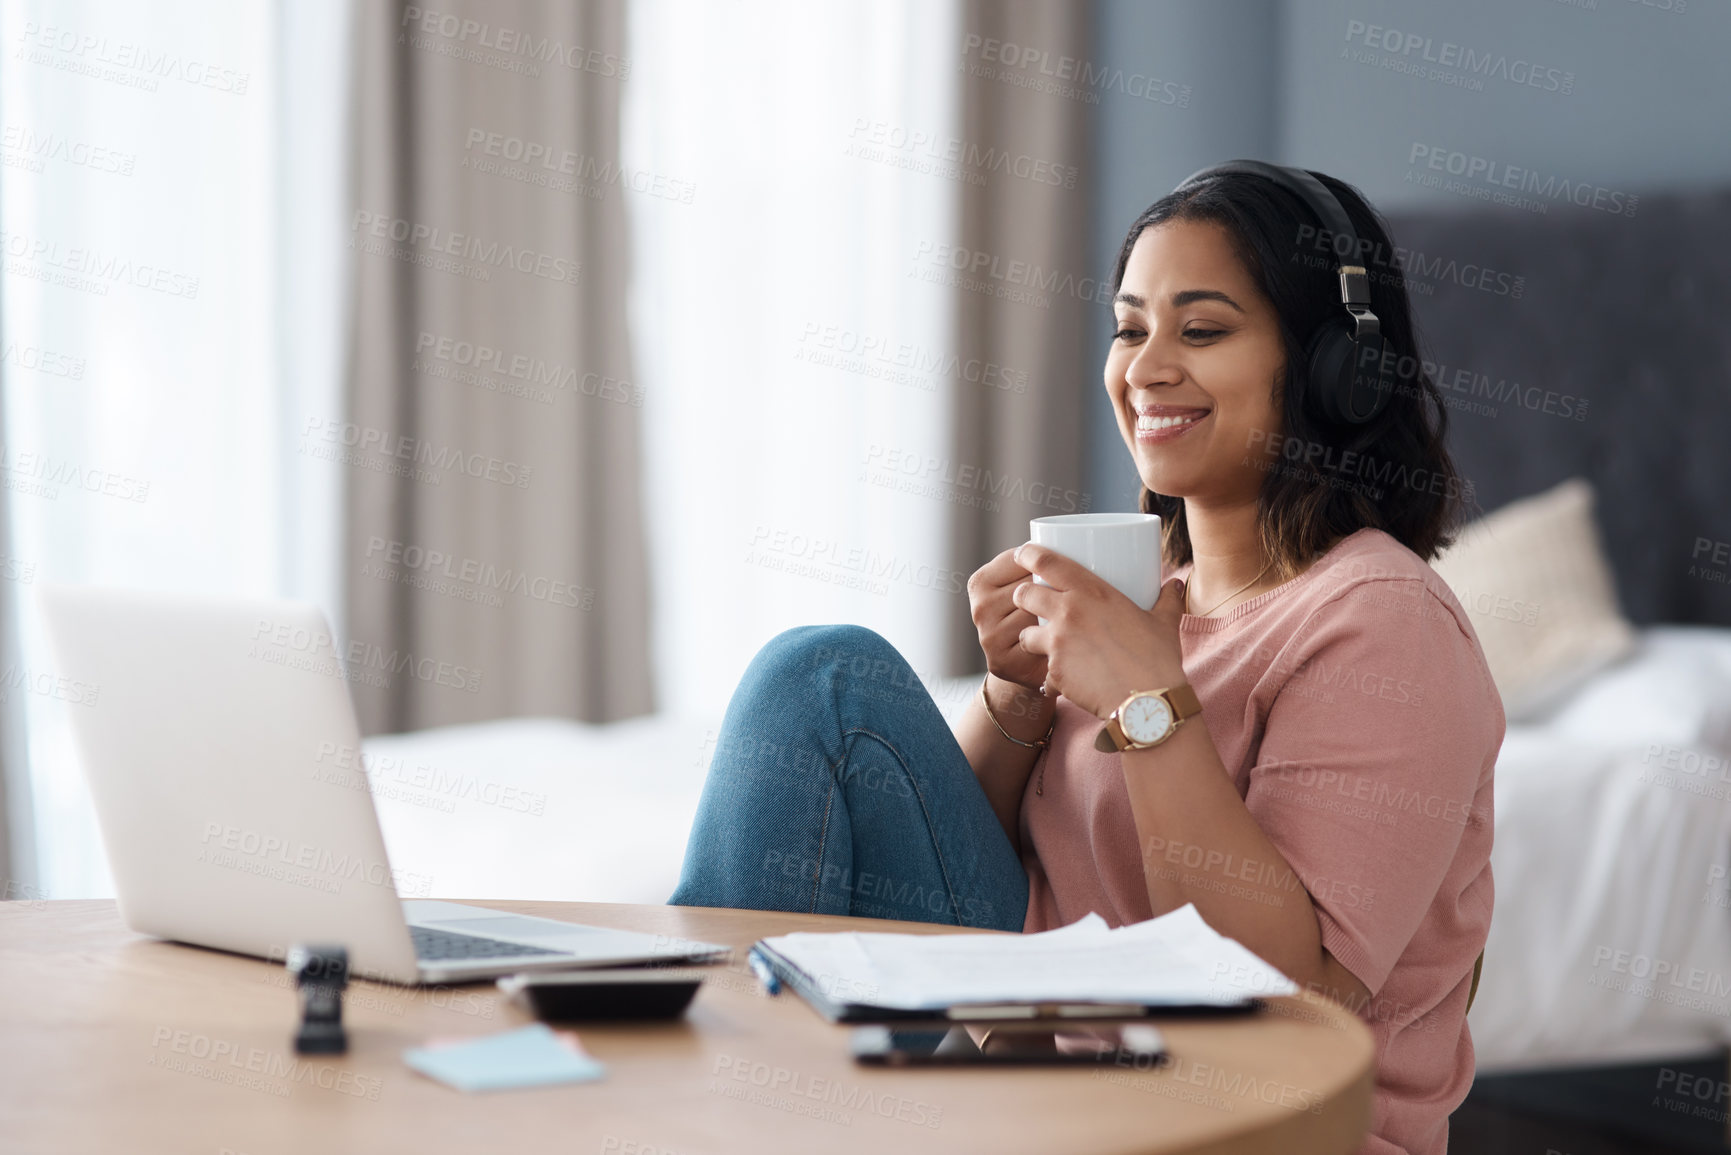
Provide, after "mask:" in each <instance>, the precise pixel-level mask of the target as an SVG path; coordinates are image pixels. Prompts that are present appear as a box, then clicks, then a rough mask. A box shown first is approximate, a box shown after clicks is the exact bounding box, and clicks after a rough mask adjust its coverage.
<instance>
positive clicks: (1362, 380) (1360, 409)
mask: <svg viewBox="0 0 1731 1155" xmlns="http://www.w3.org/2000/svg"><path fill="white" fill-rule="evenodd" d="M1382 353H1383V344H1382V337H1381V336H1375V337H1367V338H1366V339H1365V340H1364V342H1363V343H1362V344H1359V343H1357V342H1354V344H1353V362H1352V368H1353V372H1352V375H1351V377H1350V380H1349V382H1348V390H1349V391H1348V392H1347V393H1345V394H1343V395H1342V402H1343V405H1344V407H1345V409H1346V412H1347V418H1348V420H1350V421H1353V422H1355V423H1359V424H1362V423H1364V422H1366V421H1369V420H1371V419H1372V418H1373V417H1375V416H1376V415H1377V414H1378V413H1381V412H1382V411H1383V408H1384V407H1385V406H1386V405H1387V404H1388V402H1389V396H1390V395H1391V394H1392V393H1393V392H1394V382H1393V381H1392V380H1389V379H1388V378H1389V375H1388V372H1387V369H1386V367H1385V366H1384V364H1383V356H1382Z"/></svg>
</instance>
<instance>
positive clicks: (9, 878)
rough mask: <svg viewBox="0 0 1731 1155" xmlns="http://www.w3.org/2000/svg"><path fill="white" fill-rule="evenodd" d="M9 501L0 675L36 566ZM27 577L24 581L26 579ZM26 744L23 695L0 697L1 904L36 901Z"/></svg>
mask: <svg viewBox="0 0 1731 1155" xmlns="http://www.w3.org/2000/svg"><path fill="white" fill-rule="evenodd" d="M5 387H6V386H5V382H3V381H0V445H4V444H6V406H5ZM10 515H11V503H10V500H9V498H8V496H7V495H6V494H4V493H0V671H4V672H9V671H11V670H13V669H16V668H17V666H18V665H19V664H20V662H21V660H22V657H23V655H22V653H21V650H20V647H19V644H18V623H19V620H20V619H19V614H18V611H19V605H18V602H19V599H18V596H17V595H18V584H19V583H20V582H21V581H25V580H30V581H34V580H35V565H34V562H32V561H31V560H30V559H23V558H19V557H17V556H16V555H15V554H14V552H13V550H12V533H11V516H10ZM26 575H28V577H26ZM26 753H27V752H26V747H25V743H24V695H23V694H7V695H5V696H4V699H0V900H5V899H13V898H40V897H42V893H41V891H40V890H39V889H38V888H37V881H38V880H37V864H36V828H35V821H34V816H33V814H32V808H31V805H30V793H31V792H30V764H29V762H28V761H27V759H26Z"/></svg>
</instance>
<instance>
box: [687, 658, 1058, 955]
mask: <svg viewBox="0 0 1731 1155" xmlns="http://www.w3.org/2000/svg"><path fill="white" fill-rule="evenodd" d="M668 902H670V903H673V904H676V905H679V906H728V907H740V908H745V909H750V910H790V911H803V912H808V913H814V914H845V915H855V916H858V917H865V918H891V919H907V920H910V921H914V922H937V923H947V924H950V925H952V926H975V927H989V928H992V929H996V930H1011V931H1020V930H1021V929H1022V921H1023V917H1024V916H1025V914H1026V913H1027V909H1028V876H1027V873H1026V871H1024V870H1023V869H1022V863H1021V861H1020V860H1019V859H1018V858H1017V856H1016V851H1015V848H1014V847H1012V846H1011V845H1010V840H1009V838H1008V836H1006V835H1005V833H1004V828H1003V827H1002V826H1001V825H999V823H998V819H997V815H995V814H994V813H993V812H992V808H991V805H990V803H988V802H987V801H986V795H985V792H984V791H983V790H982V789H981V788H980V783H979V780H978V779H977V778H975V777H974V772H973V770H972V768H971V767H969V765H968V760H967V757H966V756H965V755H964V754H963V753H962V748H961V746H959V745H958V744H957V743H956V738H955V735H954V734H953V733H951V731H950V727H949V724H948V723H947V722H945V721H944V716H943V714H941V713H940V712H939V711H938V707H937V703H935V702H933V701H932V698H931V695H930V694H929V693H927V692H926V688H925V687H924V686H923V685H922V684H921V683H920V680H919V678H918V677H916V676H915V674H914V671H913V668H912V667H911V666H909V665H908V663H907V661H906V660H905V659H904V658H903V657H902V656H901V654H900V653H898V652H897V651H896V648H895V647H894V646H892V645H890V644H889V643H888V642H887V641H885V640H884V639H883V638H882V637H880V636H879V635H878V634H876V633H874V632H873V631H871V630H868V629H866V628H864V627H862V626H801V627H799V628H797V629H791V630H787V631H785V632H783V633H781V634H778V635H776V636H775V637H774V638H772V639H770V642H769V644H768V645H766V646H764V647H763V649H761V650H759V651H758V653H757V656H756V657H755V658H753V659H752V661H751V665H750V666H749V667H747V669H746V671H745V677H744V678H742V679H741V680H740V683H739V686H738V688H737V689H736V690H735V691H734V693H733V700H732V701H731V702H729V703H728V706H727V716H726V718H725V719H724V720H723V722H722V725H721V734H720V735H719V737H718V738H717V740H716V747H715V756H714V758H713V759H712V760H711V762H710V766H709V778H708V780H707V781H705V782H704V784H703V798H702V801H701V802H700V803H699V804H698V808H697V820H696V821H695V822H694V823H693V824H692V828H691V838H690V840H689V841H688V842H687V843H686V846H685V864H684V867H683V869H682V870H681V872H680V878H679V886H678V889H676V890H675V891H674V892H673V897H672V898H670V899H668Z"/></svg>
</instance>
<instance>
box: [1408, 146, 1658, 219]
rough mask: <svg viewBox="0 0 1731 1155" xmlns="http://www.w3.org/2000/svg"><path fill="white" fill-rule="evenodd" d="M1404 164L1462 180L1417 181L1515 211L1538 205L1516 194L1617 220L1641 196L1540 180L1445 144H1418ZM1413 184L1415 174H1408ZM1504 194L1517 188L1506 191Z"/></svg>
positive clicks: (1580, 183) (1585, 184)
mask: <svg viewBox="0 0 1731 1155" xmlns="http://www.w3.org/2000/svg"><path fill="white" fill-rule="evenodd" d="M1406 162H1407V163H1408V164H1410V165H1421V164H1422V165H1423V166H1424V168H1425V169H1427V170H1429V172H1437V173H1447V174H1448V175H1449V176H1453V177H1460V178H1461V179H1460V180H1458V181H1450V182H1448V183H1447V184H1443V183H1442V182H1441V181H1440V180H1438V181H1435V182H1432V181H1430V180H1427V179H1426V176H1427V174H1426V173H1420V174H1419V179H1418V183H1420V184H1424V185H1427V186H1433V187H1439V188H1441V189H1442V190H1443V191H1444V192H1461V193H1463V194H1465V195H1469V196H1473V197H1475V199H1481V200H1490V201H1492V202H1493V203H1496V204H1508V205H1512V206H1513V207H1515V208H1531V207H1535V206H1534V205H1533V204H1532V203H1531V202H1529V201H1527V199H1526V198H1524V197H1520V196H1516V195H1515V193H1531V194H1533V195H1534V196H1537V197H1542V198H1544V199H1545V200H1565V201H1568V202H1569V203H1570V204H1574V205H1579V206H1580V207H1582V208H1591V209H1597V210H1599V211H1600V212H1607V213H1612V214H1615V215H1617V216H1625V217H1632V216H1634V215H1635V207H1636V206H1637V205H1638V204H1639V203H1640V200H1641V198H1640V197H1635V196H1630V195H1628V194H1627V193H1623V192H1619V191H1617V190H1615V189H1608V188H1604V187H1603V186H1601V185H1596V184H1589V183H1588V182H1586V181H1571V180H1569V179H1567V178H1566V177H1563V178H1559V177H1557V176H1556V175H1554V174H1553V175H1549V176H1543V177H1541V176H1540V175H1539V173H1538V172H1537V171H1536V170H1534V169H1530V168H1523V167H1521V166H1520V165H1513V164H1505V163H1503V162H1502V161H1498V160H1492V159H1491V158H1490V157H1484V156H1475V155H1473V154H1471V153H1465V152H1461V151H1459V150H1458V149H1450V148H1444V147H1442V146H1441V145H1434V144H1424V143H1423V142H1420V141H1414V142H1413V145H1412V149H1411V151H1409V152H1408V153H1407V158H1406ZM1407 180H1408V183H1412V181H1413V177H1412V174H1411V173H1408V176H1407ZM1504 190H1513V191H1512V192H1505V191H1504ZM1536 207H1537V208H1538V210H1539V211H1541V212H1542V211H1546V210H1547V208H1548V206H1546V205H1543V204H1538V205H1537V206H1536Z"/></svg>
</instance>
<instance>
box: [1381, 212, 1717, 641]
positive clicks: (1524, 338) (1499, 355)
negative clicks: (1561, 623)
mask: <svg viewBox="0 0 1731 1155" xmlns="http://www.w3.org/2000/svg"><path fill="white" fill-rule="evenodd" d="M1544 203H1545V204H1546V205H1547V207H1548V209H1549V211H1548V212H1546V213H1544V214H1539V213H1536V212H1532V211H1527V210H1521V209H1500V208H1474V209H1470V210H1466V211H1462V212H1459V213H1450V214H1437V213H1430V212H1426V213H1407V214H1399V213H1391V214H1390V215H1389V223H1390V225H1391V227H1392V229H1393V232H1394V240H1395V244H1396V245H1397V246H1399V247H1400V248H1402V249H1405V250H1407V254H1408V255H1406V256H1404V257H1403V259H1404V260H1405V262H1406V276H1407V278H1408V284H1409V286H1411V287H1412V289H1413V290H1414V291H1413V295H1412V300H1413V305H1414V308H1415V309H1416V311H1417V315H1418V322H1419V328H1420V339H1421V341H1422V342H1423V343H1424V347H1425V349H1426V356H1427V359H1429V360H1431V361H1434V362H1438V363H1439V364H1441V365H1442V366H1444V367H1445V368H1444V372H1443V376H1444V379H1445V381H1455V382H1458V383H1459V387H1458V388H1445V389H1443V390H1442V392H1443V394H1444V396H1445V397H1450V398H1454V399H1456V400H1457V402H1466V403H1470V404H1475V405H1486V406H1489V407H1491V408H1494V409H1495V410H1496V415H1495V416H1489V415H1486V414H1482V413H1475V412H1472V411H1470V410H1463V409H1460V408H1451V412H1450V429H1449V445H1450V450H1451V452H1452V453H1453V454H1454V458H1455V463H1456V465H1457V466H1458V468H1459V469H1460V472H1461V474H1462V476H1463V477H1465V478H1467V479H1470V480H1471V481H1472V483H1473V486H1474V489H1475V495H1476V497H1477V500H1478V504H1479V505H1480V506H1481V507H1482V508H1483V509H1484V510H1485V511H1487V512H1488V511H1490V510H1494V509H1496V508H1497V507H1498V506H1500V505H1503V504H1505V503H1507V502H1509V501H1512V500H1514V499H1516V498H1519V497H1525V496H1528V495H1530V494H1533V493H1537V492H1539V491H1540V490H1543V489H1547V488H1549V487H1550V486H1552V485H1554V484H1556V483H1557V482H1559V481H1562V480H1563V479H1565V478H1567V477H1572V476H1576V475H1579V476H1582V477H1585V478H1587V479H1588V480H1590V481H1591V482H1592V483H1593V485H1594V488H1595V489H1596V490H1597V492H1598V522H1599V530H1600V532H1601V533H1602V534H1603V535H1604V538H1605V544H1606V549H1607V552H1608V553H1609V554H1610V556H1611V562H1612V565H1613V567H1614V568H1615V572H1616V579H1617V586H1618V594H1619V597H1620V599H1621V601H1622V605H1623V611H1624V613H1626V614H1627V615H1628V616H1629V618H1630V620H1632V621H1634V622H1636V623H1638V624H1647V623H1653V622H1695V623H1710V624H1716V625H1727V626H1731V584H1721V583H1720V582H1716V581H1713V580H1711V579H1710V578H1708V577H1705V576H1702V575H1701V574H1699V573H1697V574H1694V575H1692V574H1691V573H1690V567H1691V566H1692V565H1697V566H1702V567H1703V568H1704V569H1706V570H1713V571H1724V570H1727V569H1731V567H1727V566H1725V565H1723V564H1721V565H1713V564H1712V563H1711V557H1710V556H1703V557H1700V558H1697V557H1696V556H1695V555H1696V552H1697V549H1698V548H1700V547H1699V546H1698V541H1699V539H1702V538H1706V539H1708V540H1709V541H1712V542H1716V543H1724V542H1731V189H1720V190H1713V191H1710V192H1701V193H1687V194H1685V193H1676V194H1666V195H1643V196H1641V197H1640V199H1639V201H1638V202H1637V203H1636V204H1635V206H1634V215H1633V216H1629V215H1620V214H1615V213H1613V212H1610V211H1601V210H1595V209H1592V208H1581V207H1576V206H1575V205H1572V204H1569V203H1568V202H1567V201H1566V200H1564V199H1563V198H1561V197H1559V198H1557V199H1556V200H1554V201H1551V200H1547V201H1545V202H1544ZM1608 207H1609V206H1607V208H1608ZM1621 207H1625V208H1626V207H1627V206H1626V202H1623V204H1622V205H1621ZM1451 262H1452V264H1451ZM1515 277H1520V278H1523V282H1522V283H1521V284H1520V286H1519V297H1518V299H1516V297H1515V292H1516V285H1515V282H1514V278H1515ZM1426 287H1428V291H1426ZM1457 370H1467V371H1468V372H1469V374H1475V375H1476V374H1482V375H1483V377H1484V378H1488V381H1478V382H1477V385H1476V387H1477V389H1478V391H1477V392H1474V388H1475V385H1474V381H1475V378H1474V377H1471V376H1469V377H1465V378H1456V377H1455V373H1456V371H1457ZM1499 382H1502V383H1504V384H1501V385H1499ZM1515 385H1518V386H1519V389H1520V391H1521V394H1522V397H1521V400H1524V401H1526V402H1528V403H1530V404H1536V405H1538V406H1540V408H1539V409H1531V408H1527V407H1526V406H1525V405H1523V404H1522V403H1521V401H1518V400H1515V399H1514V396H1513V395H1514V393H1515V389H1514V386H1515ZM1547 390H1549V391H1550V392H1552V393H1553V394H1555V395H1556V396H1555V397H1553V398H1551V399H1550V401H1549V404H1550V405H1551V407H1552V409H1553V410H1554V411H1553V412H1551V413H1546V412H1544V411H1543V406H1544V405H1545V404H1546V403H1547V402H1546V399H1545V397H1544V393H1545V391H1547ZM1499 398H1500V399H1499ZM1568 398H1579V399H1583V400H1585V401H1586V402H1587V407H1586V415H1585V418H1584V419H1581V420H1576V419H1574V418H1572V417H1570V416H1568V415H1567V413H1568V411H1569V410H1572V409H1573V408H1574V405H1573V404H1572V403H1571V402H1570V401H1569V400H1568ZM1727 548H1731V547H1727ZM1724 556H1725V555H1724V553H1721V554H1720V557H1721V558H1722V559H1723V558H1724Z"/></svg>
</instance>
